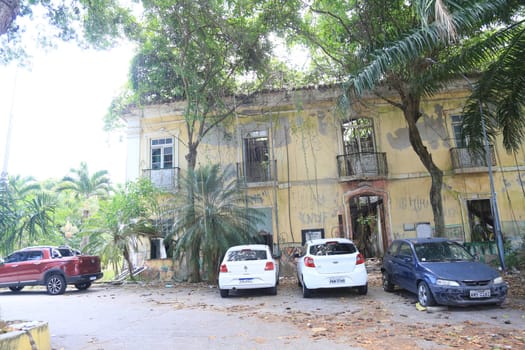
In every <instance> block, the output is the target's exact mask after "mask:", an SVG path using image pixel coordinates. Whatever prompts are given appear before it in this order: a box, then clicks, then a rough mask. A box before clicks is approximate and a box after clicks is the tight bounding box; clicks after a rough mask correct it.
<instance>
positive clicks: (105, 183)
mask: <svg viewBox="0 0 525 350" xmlns="http://www.w3.org/2000/svg"><path fill="white" fill-rule="evenodd" d="M70 172H71V174H72V175H69V176H65V177H64V178H63V179H62V183H61V184H60V185H59V187H58V190H59V191H65V190H69V191H72V192H74V193H75V196H76V197H77V198H81V199H89V198H91V197H101V198H104V197H105V196H107V195H108V194H109V192H110V191H111V181H110V179H109V177H108V172H107V170H100V171H97V172H95V173H94V174H93V175H90V174H89V170H88V166H87V164H86V163H85V162H81V163H80V167H79V168H78V169H70Z"/></svg>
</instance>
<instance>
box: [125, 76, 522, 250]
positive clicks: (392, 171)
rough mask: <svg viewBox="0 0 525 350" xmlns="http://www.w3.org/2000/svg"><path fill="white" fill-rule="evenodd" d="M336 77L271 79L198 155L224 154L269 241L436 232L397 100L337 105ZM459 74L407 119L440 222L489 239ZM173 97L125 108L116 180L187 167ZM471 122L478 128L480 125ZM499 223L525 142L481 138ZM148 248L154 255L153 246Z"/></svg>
mask: <svg viewBox="0 0 525 350" xmlns="http://www.w3.org/2000/svg"><path fill="white" fill-rule="evenodd" d="M340 96H341V90H340V89H339V88H338V87H334V86H331V87H316V88H304V89H298V90H292V91H290V90H280V91H270V92H266V93H262V94H259V95H257V96H256V97H254V98H253V99H252V101H251V102H250V103H249V104H248V105H246V104H245V105H242V106H239V107H238V109H237V111H236V113H235V115H234V116H233V117H232V118H231V119H230V120H229V122H228V123H227V124H224V125H220V126H218V127H216V128H215V129H214V131H213V132H212V133H210V134H208V135H207V136H206V137H205V139H204V141H203V143H202V144H201V145H200V146H199V148H198V160H197V167H198V166H199V165H204V164H208V163H220V164H222V165H224V166H227V165H230V166H233V167H234V168H235V169H237V176H238V178H239V180H240V181H241V183H242V184H243V187H244V188H245V190H246V191H247V192H248V193H249V194H251V195H253V196H256V198H257V203H256V208H257V209H258V210H260V211H261V212H262V213H264V217H265V218H266V221H265V223H264V224H262V225H261V226H260V227H259V229H260V232H261V234H264V235H265V236H266V238H267V241H268V243H271V244H273V247H274V250H280V251H284V250H285V249H286V248H287V247H295V246H298V245H301V244H302V243H303V242H304V241H305V240H306V239H308V238H314V237H348V238H351V239H353V240H355V241H356V242H357V244H358V246H359V248H360V250H361V251H362V252H364V253H365V255H366V256H367V257H372V256H382V254H383V252H384V250H385V249H386V246H387V244H388V243H389V242H390V241H391V240H392V239H394V238H397V237H416V236H429V235H436V233H435V232H433V229H434V227H433V216H432V209H431V206H430V200H429V191H430V176H429V174H428V172H427V171H426V169H425V168H424V166H423V165H422V163H421V162H420V160H419V158H418V157H417V155H416V153H415V152H414V151H413V149H412V147H411V145H410V142H409V138H408V130H407V127H406V123H405V120H404V118H403V115H402V112H401V111H400V110H399V109H397V108H395V107H393V106H392V105H391V104H389V103H387V102H385V101H384V100H381V99H378V98H376V97H373V96H368V97H365V98H364V99H363V101H361V102H360V103H356V104H355V105H354V106H353V108H351V109H350V110H346V111H344V110H341V109H340V108H338V99H339V97H340ZM467 96H468V86H467V85H466V84H461V83H457V84H455V85H453V86H450V88H449V89H448V90H446V91H443V92H442V93H440V94H437V95H435V96H433V97H432V98H431V99H428V100H426V101H423V102H422V113H423V118H421V120H420V121H419V122H418V127H419V130H420V133H421V135H422V138H423V141H424V143H425V145H426V147H427V148H428V149H429V150H430V152H431V153H432V157H433V159H434V161H435V162H436V164H437V165H438V166H439V167H440V168H441V170H443V172H444V187H443V189H442V194H443V205H444V217H445V224H446V232H445V233H440V235H445V236H447V237H450V238H453V239H457V240H460V241H466V242H469V241H472V240H475V241H480V240H491V239H492V237H490V234H491V233H490V230H491V227H492V225H493V218H492V215H491V204H490V203H491V188H490V183H489V172H488V167H487V165H488V164H487V162H486V158H484V157H483V156H479V155H476V154H471V153H469V151H468V149H467V148H466V146H467V144H466V141H465V140H464V139H462V138H461V133H460V125H461V111H462V108H463V104H464V102H465V98H466V97H467ZM184 106H185V104H184V101H180V102H174V103H170V104H162V105H150V106H145V107H143V108H140V109H135V110H133V111H132V112H131V113H129V114H128V115H126V117H125V120H126V122H127V126H128V129H127V136H128V155H127V156H128V162H127V180H134V179H136V178H138V177H141V176H145V177H148V178H149V179H151V181H152V182H153V183H154V184H156V185H157V186H159V187H162V188H164V189H167V190H171V191H176V190H177V186H178V179H179V175H180V174H181V172H182V171H184V170H185V169H186V168H187V164H186V159H185V155H186V154H187V152H188V150H187V148H186V141H187V139H186V137H187V132H186V130H185V127H186V124H185V123H184V120H183V117H182V115H183V110H184ZM480 132H481V130H480ZM490 147H491V148H490V149H491V161H492V163H491V165H492V172H493V179H494V184H495V192H496V199H497V204H498V208H499V214H500V220H501V226H502V232H503V234H504V236H505V238H506V239H515V240H516V241H519V240H520V239H521V237H523V235H524V234H525V151H524V150H523V149H522V150H521V152H519V153H516V154H508V153H506V152H505V150H504V149H503V147H502V145H501V143H500V142H497V143H495V144H493V145H491V146H490ZM151 257H153V258H155V257H158V253H154V252H153V248H152V254H151Z"/></svg>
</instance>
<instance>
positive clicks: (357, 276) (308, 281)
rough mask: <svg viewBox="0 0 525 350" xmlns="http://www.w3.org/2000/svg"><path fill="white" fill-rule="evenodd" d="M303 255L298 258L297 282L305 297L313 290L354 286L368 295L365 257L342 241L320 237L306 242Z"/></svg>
mask: <svg viewBox="0 0 525 350" xmlns="http://www.w3.org/2000/svg"><path fill="white" fill-rule="evenodd" d="M304 249H305V250H304V255H297V256H296V258H297V280H298V284H299V286H301V287H302V288H303V297H305V298H308V297H310V296H311V294H312V290H313V289H322V288H347V287H355V288H357V292H358V293H359V294H362V295H364V294H366V293H367V292H368V273H367V272H366V267H365V257H364V256H363V254H361V253H359V251H358V250H357V247H356V246H355V244H354V243H353V242H352V241H351V240H349V239H345V238H323V239H314V240H311V241H308V242H306V244H305V247H304Z"/></svg>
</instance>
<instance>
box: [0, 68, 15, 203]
mask: <svg viewBox="0 0 525 350" xmlns="http://www.w3.org/2000/svg"><path fill="white" fill-rule="evenodd" d="M17 72H18V69H17ZM15 92H16V73H15V81H14V84H13V96H12V98H11V107H10V109H9V117H8V119H7V134H6V138H5V149H4V163H3V165H2V173H0V192H1V193H2V195H3V194H4V193H5V191H7V184H8V181H9V180H8V177H7V167H8V165H9V150H10V147H11V130H12V129H13V107H14V104H15Z"/></svg>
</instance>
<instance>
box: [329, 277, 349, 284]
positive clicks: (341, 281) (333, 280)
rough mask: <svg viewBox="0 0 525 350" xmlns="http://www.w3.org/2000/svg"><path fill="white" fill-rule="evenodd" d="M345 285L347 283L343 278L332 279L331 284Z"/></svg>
mask: <svg viewBox="0 0 525 350" xmlns="http://www.w3.org/2000/svg"><path fill="white" fill-rule="evenodd" d="M343 283H345V279H344V278H343V277H334V278H330V284H343Z"/></svg>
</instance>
